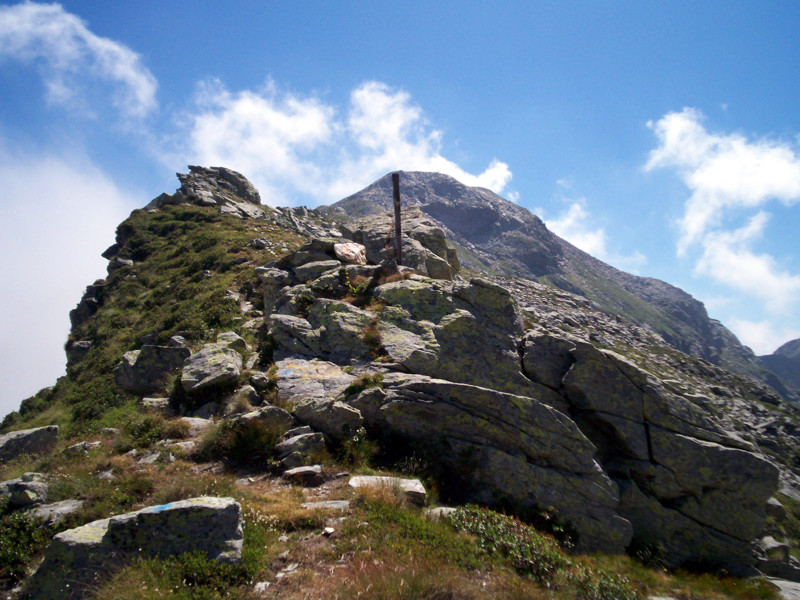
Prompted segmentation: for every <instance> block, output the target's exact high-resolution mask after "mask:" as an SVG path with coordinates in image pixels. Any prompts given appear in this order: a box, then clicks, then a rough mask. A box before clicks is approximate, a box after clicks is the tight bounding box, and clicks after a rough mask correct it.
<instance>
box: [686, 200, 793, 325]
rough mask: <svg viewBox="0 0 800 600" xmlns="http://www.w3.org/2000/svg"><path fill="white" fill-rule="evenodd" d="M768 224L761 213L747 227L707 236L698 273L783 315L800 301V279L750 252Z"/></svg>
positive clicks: (767, 257)
mask: <svg viewBox="0 0 800 600" xmlns="http://www.w3.org/2000/svg"><path fill="white" fill-rule="evenodd" d="M768 220H769V216H768V215H767V214H766V213H764V212H759V213H758V214H756V215H755V216H754V217H753V218H752V219H750V221H749V222H748V224H747V225H745V226H744V227H741V228H739V229H735V230H733V231H714V232H709V233H708V234H706V236H705V238H704V239H703V241H702V247H703V250H702V255H701V256H700V258H699V259H698V261H697V265H696V267H695V272H696V273H698V274H700V275H707V276H709V277H711V278H712V279H714V280H716V281H718V282H720V283H723V284H725V285H727V286H728V287H730V288H733V289H736V290H737V291H739V292H742V293H745V294H748V295H750V296H753V297H755V298H757V299H758V300H760V301H761V302H762V303H763V304H764V305H765V306H766V307H767V309H768V310H769V311H770V312H773V313H779V312H784V311H786V310H787V309H789V308H791V306H792V304H793V303H795V302H797V300H798V299H800V276H798V275H792V274H790V273H787V272H786V271H783V270H781V269H780V267H779V266H778V265H777V264H776V262H775V260H774V259H773V258H772V257H771V256H769V255H768V254H758V253H756V252H753V251H752V250H751V249H750V247H751V246H752V245H753V244H754V243H755V242H756V241H757V240H758V239H759V238H760V237H761V235H762V234H763V232H764V229H765V227H766V224H767V221H768Z"/></svg>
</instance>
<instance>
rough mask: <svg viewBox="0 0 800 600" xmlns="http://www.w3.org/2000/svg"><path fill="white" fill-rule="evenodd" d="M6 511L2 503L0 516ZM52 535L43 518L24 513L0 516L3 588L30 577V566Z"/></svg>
mask: <svg viewBox="0 0 800 600" xmlns="http://www.w3.org/2000/svg"><path fill="white" fill-rule="evenodd" d="M6 509H7V507H6V502H5V501H3V502H2V504H0V514H2V513H5V511H6ZM53 533H54V531H53V529H52V528H51V527H50V526H48V525H46V524H45V522H44V521H43V520H42V519H37V518H34V517H31V516H30V515H27V514H25V513H22V512H11V513H8V514H2V516H0V587H6V585H8V584H12V585H13V584H15V583H16V582H17V581H19V580H20V579H22V578H23V577H24V576H25V575H26V574H27V569H28V566H29V565H30V564H31V562H32V561H33V559H34V558H35V557H36V556H38V555H39V554H40V553H41V552H42V551H43V550H44V548H45V546H47V544H48V543H49V542H50V539H51V538H52V537H53Z"/></svg>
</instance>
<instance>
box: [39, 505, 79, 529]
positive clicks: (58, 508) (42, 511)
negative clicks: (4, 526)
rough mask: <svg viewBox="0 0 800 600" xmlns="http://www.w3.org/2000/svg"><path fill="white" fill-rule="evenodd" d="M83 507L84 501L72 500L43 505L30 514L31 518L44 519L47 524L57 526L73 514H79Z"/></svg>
mask: <svg viewBox="0 0 800 600" xmlns="http://www.w3.org/2000/svg"><path fill="white" fill-rule="evenodd" d="M82 507H83V500H77V499H71V500H62V501H61V502H53V503H52V504H42V505H40V506H36V507H34V508H31V509H30V510H29V511H28V512H29V513H30V515H31V516H33V517H36V518H38V519H43V520H44V521H45V522H46V523H49V524H51V525H57V524H58V523H61V522H62V521H63V520H64V519H66V518H67V517H68V516H70V515H71V514H73V513H76V512H78V511H79V510H80V509H81V508H82Z"/></svg>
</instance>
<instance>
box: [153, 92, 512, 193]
mask: <svg viewBox="0 0 800 600" xmlns="http://www.w3.org/2000/svg"><path fill="white" fill-rule="evenodd" d="M180 129H182V132H181V134H180V136H179V138H180V139H188V140H189V148H188V150H186V151H183V150H174V151H173V153H172V154H171V156H170V157H169V158H168V160H172V161H175V160H176V159H178V157H180V158H179V159H178V160H180V162H186V163H189V164H193V163H200V164H204V165H225V166H228V167H231V168H233V169H236V170H239V171H241V172H242V173H245V174H246V175H247V177H248V178H250V179H251V180H252V181H253V183H254V184H255V185H256V187H258V189H259V191H260V192H261V197H262V199H263V201H264V202H266V203H268V204H272V205H276V204H289V203H296V201H297V199H300V201H302V202H305V203H307V204H312V205H314V204H318V203H322V202H331V201H335V200H339V199H341V198H343V197H345V196H347V195H349V194H352V193H354V192H356V191H357V190H359V189H361V188H363V187H365V186H366V185H368V184H370V183H372V181H374V180H375V179H377V178H379V177H381V176H382V175H385V174H386V173H387V172H389V171H393V170H397V169H405V170H422V171H438V172H441V173H446V174H448V175H452V176H453V177H455V178H457V179H459V180H460V181H462V182H463V183H465V184H467V185H477V186H481V187H486V188H489V189H491V190H492V191H495V192H498V193H500V192H502V191H503V190H504V188H505V187H506V185H507V184H508V182H509V181H510V180H511V171H510V169H509V167H508V165H507V164H505V163H503V162H500V161H498V160H496V159H494V160H492V161H491V163H490V164H489V165H488V166H487V167H486V169H485V170H484V171H483V172H481V173H480V174H478V175H473V174H471V173H469V172H467V171H466V170H464V169H462V168H461V167H459V166H458V165H457V164H455V163H454V162H452V161H450V160H448V159H446V158H445V157H443V156H442V154H441V137H442V133H441V132H440V131H438V130H436V129H434V128H432V127H431V126H430V124H429V123H428V122H427V121H426V120H425V117H424V115H423V112H422V109H421V108H420V107H419V106H418V105H417V104H415V103H414V102H413V101H412V99H411V96H410V95H409V94H408V93H407V92H405V91H403V90H399V89H394V88H392V87H390V86H388V85H386V84H385V83H381V82H377V81H367V82H365V83H362V84H361V85H359V86H358V87H357V88H355V89H354V90H352V92H351V93H350V101H349V104H348V105H347V106H346V107H344V108H343V109H340V108H339V107H337V106H334V105H330V104H327V103H325V102H324V101H323V100H322V99H320V98H318V97H316V96H314V95H309V96H302V95H299V94H294V93H290V92H281V91H279V90H278V89H277V86H276V85H275V84H274V83H273V82H268V83H267V84H266V85H265V86H264V87H263V88H261V89H259V90H245V91H240V92H231V91H229V90H228V89H227V88H226V87H225V86H224V85H223V84H222V83H221V82H219V81H217V80H213V81H209V82H205V83H203V84H201V85H200V87H199V90H198V93H197V96H196V99H195V104H194V106H193V107H192V108H191V109H190V110H189V111H187V113H186V114H184V115H183V119H182V124H181V126H180Z"/></svg>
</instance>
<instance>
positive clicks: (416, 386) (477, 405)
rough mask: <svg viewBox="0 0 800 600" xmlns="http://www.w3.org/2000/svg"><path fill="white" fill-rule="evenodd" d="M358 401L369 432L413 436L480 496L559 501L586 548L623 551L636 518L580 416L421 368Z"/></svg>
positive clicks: (492, 499) (555, 503) (367, 392)
mask: <svg viewBox="0 0 800 600" xmlns="http://www.w3.org/2000/svg"><path fill="white" fill-rule="evenodd" d="M351 404H352V405H353V406H355V407H356V408H358V409H359V410H360V411H361V414H362V415H363V417H364V419H365V426H366V427H367V429H368V431H373V432H375V433H378V432H380V433H381V434H383V435H391V436H393V437H396V438H397V437H399V438H400V439H406V440H408V443H409V445H410V446H411V447H414V448H415V449H417V451H421V452H428V453H430V455H431V456H436V457H437V460H439V461H440V462H441V463H442V464H443V465H445V466H446V467H447V468H449V469H450V472H451V473H452V474H453V475H454V476H457V477H460V478H462V479H463V481H464V485H465V486H470V488H471V489H469V490H468V489H465V492H467V493H468V494H469V496H470V497H472V498H473V499H474V500H476V501H479V502H484V503H490V504H491V503H493V502H497V501H499V500H500V499H505V500H512V501H514V502H517V503H519V504H520V505H522V506H526V505H532V504H537V505H539V506H550V507H553V508H555V510H556V511H558V513H559V514H560V515H561V516H562V517H563V518H565V519H568V520H569V521H570V522H571V523H572V524H573V526H574V527H575V528H576V530H577V531H578V533H579V535H580V538H581V544H582V548H584V549H586V550H593V551H594V550H600V551H605V552H620V551H622V550H623V549H624V548H625V547H626V546H627V545H628V542H629V541H630V538H631V527H630V523H628V521H626V520H625V519H623V518H621V517H620V516H619V515H618V514H617V512H616V509H617V506H618V503H619V498H618V496H617V489H616V486H615V485H614V483H613V482H612V481H611V480H610V479H609V478H608V476H607V475H606V474H605V473H604V472H603V471H602V469H601V468H600V466H599V465H598V463H597V462H596V461H595V459H594V453H595V447H594V445H593V444H592V443H591V442H590V441H589V440H588V439H586V437H585V436H584V435H583V433H582V432H581V431H580V430H579V429H578V427H577V426H576V425H575V423H574V422H573V421H571V420H570V419H569V418H568V417H566V416H565V415H564V414H562V413H560V412H559V411H557V410H554V409H552V408H550V407H549V406H547V405H545V404H544V403H542V402H540V401H538V400H536V399H534V398H531V397H522V396H516V395H513V394H508V393H504V392H499V391H496V390H490V389H486V388H481V387H477V386H471V385H466V384H460V383H453V382H450V381H443V380H437V379H431V378H429V377H424V376H420V375H404V374H399V373H398V374H391V373H390V374H387V375H386V376H385V377H384V380H383V389H379V388H372V389H367V390H365V391H364V392H362V393H361V394H360V395H359V396H358V397H357V398H356V399H354V400H353V401H351Z"/></svg>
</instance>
